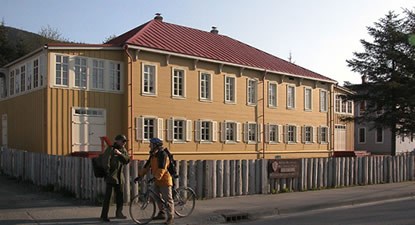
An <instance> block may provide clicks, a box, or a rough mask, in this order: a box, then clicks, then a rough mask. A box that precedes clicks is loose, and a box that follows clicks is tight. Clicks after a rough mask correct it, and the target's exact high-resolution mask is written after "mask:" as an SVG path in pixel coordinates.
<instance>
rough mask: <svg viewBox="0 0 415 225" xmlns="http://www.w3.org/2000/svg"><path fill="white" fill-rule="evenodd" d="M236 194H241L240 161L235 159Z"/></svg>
mask: <svg viewBox="0 0 415 225" xmlns="http://www.w3.org/2000/svg"><path fill="white" fill-rule="evenodd" d="M235 170H236V182H235V184H236V195H237V196H241V195H242V161H241V160H236V169H235Z"/></svg>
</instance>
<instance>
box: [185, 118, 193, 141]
mask: <svg viewBox="0 0 415 225" xmlns="http://www.w3.org/2000/svg"><path fill="white" fill-rule="evenodd" d="M191 140H192V121H191V120H186V141H191Z"/></svg>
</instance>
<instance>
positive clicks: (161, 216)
mask: <svg viewBox="0 0 415 225" xmlns="http://www.w3.org/2000/svg"><path fill="white" fill-rule="evenodd" d="M165 219H166V215H165V214H164V213H163V212H159V214H157V216H155V217H154V218H153V220H165Z"/></svg>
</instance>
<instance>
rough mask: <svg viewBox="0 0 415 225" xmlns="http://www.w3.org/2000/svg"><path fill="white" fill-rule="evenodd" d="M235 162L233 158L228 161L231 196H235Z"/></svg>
mask: <svg viewBox="0 0 415 225" xmlns="http://www.w3.org/2000/svg"><path fill="white" fill-rule="evenodd" d="M235 164H236V162H235V160H231V161H230V162H229V165H230V194H231V196H235V191H236V185H237V184H236V169H235V168H236V165H235Z"/></svg>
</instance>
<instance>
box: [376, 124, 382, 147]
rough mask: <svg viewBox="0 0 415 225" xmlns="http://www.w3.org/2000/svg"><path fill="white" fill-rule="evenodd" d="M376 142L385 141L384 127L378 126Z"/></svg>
mask: <svg viewBox="0 0 415 225" xmlns="http://www.w3.org/2000/svg"><path fill="white" fill-rule="evenodd" d="M376 143H383V128H381V127H378V128H376Z"/></svg>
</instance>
